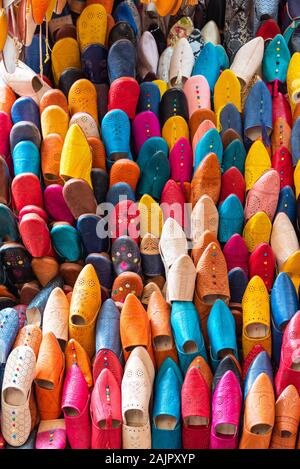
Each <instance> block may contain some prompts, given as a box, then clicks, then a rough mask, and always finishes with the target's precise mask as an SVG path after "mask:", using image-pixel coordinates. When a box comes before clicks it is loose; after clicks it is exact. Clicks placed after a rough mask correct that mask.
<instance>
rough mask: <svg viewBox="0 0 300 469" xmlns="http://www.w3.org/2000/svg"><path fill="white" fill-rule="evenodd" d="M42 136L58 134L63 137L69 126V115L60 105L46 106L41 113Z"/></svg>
mask: <svg viewBox="0 0 300 469" xmlns="http://www.w3.org/2000/svg"><path fill="white" fill-rule="evenodd" d="M41 126H42V135H43V138H45V137H47V136H48V135H49V134H58V135H60V136H61V137H62V138H63V139H65V136H66V134H67V131H68V128H69V115H68V114H67V113H66V112H65V111H64V110H63V109H62V108H61V107H60V106H55V105H54V106H48V107H47V108H46V109H45V110H44V111H43V112H42V115H41Z"/></svg>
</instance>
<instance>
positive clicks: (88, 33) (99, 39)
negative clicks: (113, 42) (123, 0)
mask: <svg viewBox="0 0 300 469" xmlns="http://www.w3.org/2000/svg"><path fill="white" fill-rule="evenodd" d="M106 28H107V13H106V10H105V8H104V6H103V5H99V4H92V5H88V6H86V7H85V8H84V10H83V11H82V13H81V15H80V16H79V18H78V20H77V37H78V43H79V46H80V50H81V52H82V51H83V50H84V49H85V48H86V47H88V46H89V45H91V44H101V45H104V44H105V38H106Z"/></svg>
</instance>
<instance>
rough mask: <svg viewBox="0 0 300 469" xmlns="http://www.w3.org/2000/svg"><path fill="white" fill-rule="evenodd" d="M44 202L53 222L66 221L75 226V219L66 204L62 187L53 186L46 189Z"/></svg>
mask: <svg viewBox="0 0 300 469" xmlns="http://www.w3.org/2000/svg"><path fill="white" fill-rule="evenodd" d="M44 200H45V208H46V211H47V213H48V215H49V217H50V218H51V219H52V220H54V221H65V222H67V223H70V224H71V225H73V223H74V217H73V215H72V213H71V212H70V209H69V207H68V206H67V204H66V202H65V199H64V196H63V188H62V186H60V185H59V184H51V185H50V186H48V187H46V189H45V192H44Z"/></svg>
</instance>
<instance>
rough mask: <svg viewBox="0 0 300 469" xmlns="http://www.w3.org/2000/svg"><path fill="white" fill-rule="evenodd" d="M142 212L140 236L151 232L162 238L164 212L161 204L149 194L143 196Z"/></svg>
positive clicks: (140, 209)
mask: <svg viewBox="0 0 300 469" xmlns="http://www.w3.org/2000/svg"><path fill="white" fill-rule="evenodd" d="M138 209H139V212H140V236H141V238H142V237H144V236H145V234H146V233H151V234H153V235H154V236H156V237H157V238H160V235H161V231H162V226H163V212H162V209H161V208H160V206H159V204H158V203H157V202H155V200H154V199H153V198H152V197H151V196H150V195H148V194H145V195H143V197H141V199H140V202H139V206H138Z"/></svg>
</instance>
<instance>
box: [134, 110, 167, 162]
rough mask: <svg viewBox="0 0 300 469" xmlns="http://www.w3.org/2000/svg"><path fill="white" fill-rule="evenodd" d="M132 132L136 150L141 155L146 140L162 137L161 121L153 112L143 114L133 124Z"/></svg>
mask: <svg viewBox="0 0 300 469" xmlns="http://www.w3.org/2000/svg"><path fill="white" fill-rule="evenodd" d="M132 132H133V138H134V143H135V150H136V153H137V154H139V152H140V150H141V148H142V146H143V144H144V143H145V141H146V140H148V139H150V138H152V137H161V131H160V123H159V120H158V118H157V117H156V115H155V114H154V113H153V112H151V111H145V112H141V113H140V114H138V115H137V116H136V117H135V119H134V121H133V123H132Z"/></svg>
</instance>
